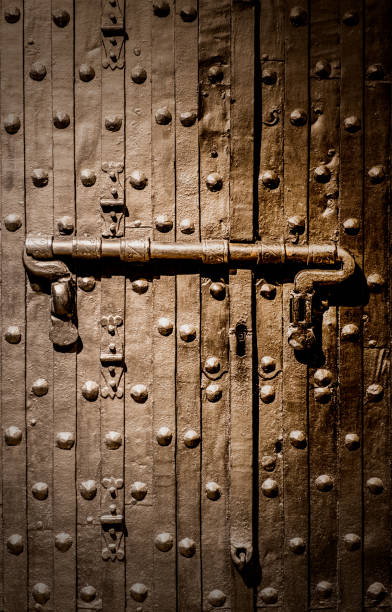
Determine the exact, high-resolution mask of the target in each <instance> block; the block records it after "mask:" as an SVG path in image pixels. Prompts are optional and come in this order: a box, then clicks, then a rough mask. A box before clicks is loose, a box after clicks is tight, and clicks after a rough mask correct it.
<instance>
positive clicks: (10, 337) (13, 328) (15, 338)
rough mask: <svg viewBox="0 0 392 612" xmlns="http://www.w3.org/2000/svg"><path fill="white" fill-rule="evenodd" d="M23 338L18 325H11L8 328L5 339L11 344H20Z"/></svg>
mask: <svg viewBox="0 0 392 612" xmlns="http://www.w3.org/2000/svg"><path fill="white" fill-rule="evenodd" d="M21 337H22V334H21V331H20V329H19V327H18V326H17V325H10V326H9V327H7V329H6V332H5V334H4V339H5V340H6V341H7V342H9V344H19V342H20V340H21Z"/></svg>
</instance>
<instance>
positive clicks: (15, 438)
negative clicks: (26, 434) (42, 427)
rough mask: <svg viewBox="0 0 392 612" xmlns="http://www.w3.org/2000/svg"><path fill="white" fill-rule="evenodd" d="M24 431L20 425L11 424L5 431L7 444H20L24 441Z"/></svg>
mask: <svg viewBox="0 0 392 612" xmlns="http://www.w3.org/2000/svg"><path fill="white" fill-rule="evenodd" d="M22 437H23V433H22V430H21V429H19V427H15V425H11V426H10V427H7V429H6V430H5V431H4V440H5V443H6V444H7V446H18V444H20V443H21V442H22Z"/></svg>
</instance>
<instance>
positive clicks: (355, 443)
mask: <svg viewBox="0 0 392 612" xmlns="http://www.w3.org/2000/svg"><path fill="white" fill-rule="evenodd" d="M344 445H345V447H346V448H347V449H348V450H350V451H354V450H358V448H359V447H360V445H361V442H360V439H359V436H358V434H356V433H348V434H346V436H345V438H344Z"/></svg>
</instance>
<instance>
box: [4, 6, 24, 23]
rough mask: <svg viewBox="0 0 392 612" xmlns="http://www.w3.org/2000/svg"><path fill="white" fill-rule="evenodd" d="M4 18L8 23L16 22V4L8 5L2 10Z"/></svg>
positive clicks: (17, 12) (17, 16)
mask: <svg viewBox="0 0 392 612" xmlns="http://www.w3.org/2000/svg"><path fill="white" fill-rule="evenodd" d="M4 18H5V20H6V21H7V22H8V23H17V21H19V19H20V9H19V8H18V7H17V6H9V7H8V8H6V9H5V11H4Z"/></svg>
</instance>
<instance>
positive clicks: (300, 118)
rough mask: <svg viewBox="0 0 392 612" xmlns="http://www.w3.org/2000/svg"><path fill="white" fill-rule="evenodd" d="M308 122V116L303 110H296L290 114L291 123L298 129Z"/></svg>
mask: <svg viewBox="0 0 392 612" xmlns="http://www.w3.org/2000/svg"><path fill="white" fill-rule="evenodd" d="M307 120H308V115H307V113H306V111H304V109H303V108H296V109H294V110H293V111H292V112H291V113H290V123H291V124H292V125H295V126H296V127H300V126H302V125H305V124H306V122H307Z"/></svg>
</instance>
